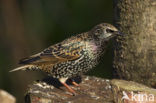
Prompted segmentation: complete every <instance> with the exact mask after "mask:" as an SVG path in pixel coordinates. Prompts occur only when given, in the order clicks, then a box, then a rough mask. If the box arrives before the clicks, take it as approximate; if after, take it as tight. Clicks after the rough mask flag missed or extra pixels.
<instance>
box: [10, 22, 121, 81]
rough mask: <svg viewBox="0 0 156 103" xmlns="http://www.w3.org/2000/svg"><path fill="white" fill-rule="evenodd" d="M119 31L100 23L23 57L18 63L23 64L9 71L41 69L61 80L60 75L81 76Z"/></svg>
mask: <svg viewBox="0 0 156 103" xmlns="http://www.w3.org/2000/svg"><path fill="white" fill-rule="evenodd" d="M118 33H119V32H118V30H117V29H116V28H115V27H114V26H112V25H110V24H106V23H102V24H99V25H97V26H95V27H94V28H93V29H91V30H90V31H88V32H84V33H81V34H77V35H75V36H72V37H70V38H68V39H65V40H64V41H62V42H60V43H57V44H54V45H52V46H50V47H49V48H47V49H45V50H43V51H42V52H40V53H38V54H36V55H33V56H30V57H28V58H24V59H22V60H21V61H20V64H22V65H24V66H21V67H19V68H17V69H14V70H12V71H16V70H41V71H43V72H46V73H48V75H50V76H52V77H54V78H58V79H60V81H61V79H62V78H66V79H68V78H71V77H74V76H76V75H81V74H83V73H86V72H87V71H88V70H90V69H92V68H93V67H95V66H96V65H97V64H98V63H99V61H100V58H101V57H102V55H103V53H104V51H105V47H106V46H107V42H108V41H109V39H111V38H113V37H114V36H115V35H117V34H118ZM66 79H65V81H66ZM65 81H63V82H65Z"/></svg>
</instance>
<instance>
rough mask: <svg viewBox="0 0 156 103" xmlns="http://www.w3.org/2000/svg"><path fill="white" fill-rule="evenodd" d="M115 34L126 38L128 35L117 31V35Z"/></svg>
mask: <svg viewBox="0 0 156 103" xmlns="http://www.w3.org/2000/svg"><path fill="white" fill-rule="evenodd" d="M114 34H116V35H120V36H125V35H126V34H124V33H122V32H120V31H115V33H114Z"/></svg>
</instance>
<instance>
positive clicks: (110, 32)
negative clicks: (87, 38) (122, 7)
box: [90, 23, 123, 41]
mask: <svg viewBox="0 0 156 103" xmlns="http://www.w3.org/2000/svg"><path fill="white" fill-rule="evenodd" d="M90 34H91V35H92V36H94V38H95V39H96V40H100V41H101V40H102V41H107V40H109V39H111V38H113V37H115V36H118V35H123V34H122V33H121V32H120V31H119V30H118V29H117V28H116V27H114V26H113V25H111V24H107V23H102V24H99V25H96V26H95V27H94V28H93V29H92V30H91V31H90Z"/></svg>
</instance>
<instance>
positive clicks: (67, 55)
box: [20, 42, 84, 64]
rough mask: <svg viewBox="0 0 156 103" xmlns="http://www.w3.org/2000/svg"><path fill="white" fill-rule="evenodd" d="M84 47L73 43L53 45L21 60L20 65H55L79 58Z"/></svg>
mask: <svg viewBox="0 0 156 103" xmlns="http://www.w3.org/2000/svg"><path fill="white" fill-rule="evenodd" d="M83 47H84V45H80V43H77V42H74V43H71V44H70V45H62V44H55V45H53V46H50V47H49V48H47V49H45V50H44V51H42V52H41V53H38V54H36V55H33V56H30V57H28V58H25V59H22V60H21V61H20V64H43V63H49V64H56V63H59V62H65V61H69V60H75V59H78V58H80V56H81V54H80V51H82V49H83Z"/></svg>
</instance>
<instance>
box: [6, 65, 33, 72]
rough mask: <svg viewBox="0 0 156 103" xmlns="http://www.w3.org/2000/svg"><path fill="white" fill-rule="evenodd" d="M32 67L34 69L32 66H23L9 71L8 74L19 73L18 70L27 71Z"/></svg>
mask: <svg viewBox="0 0 156 103" xmlns="http://www.w3.org/2000/svg"><path fill="white" fill-rule="evenodd" d="M33 67H34V66H33V65H24V66H20V67H18V68H15V69H13V70H10V71H9V72H15V71H19V70H29V69H32V68H33Z"/></svg>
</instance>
